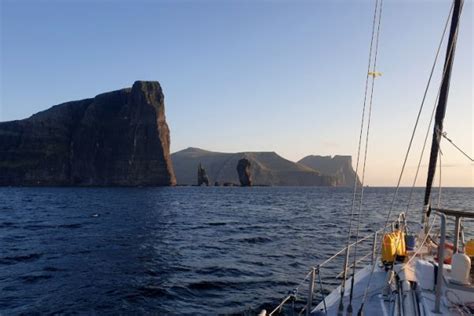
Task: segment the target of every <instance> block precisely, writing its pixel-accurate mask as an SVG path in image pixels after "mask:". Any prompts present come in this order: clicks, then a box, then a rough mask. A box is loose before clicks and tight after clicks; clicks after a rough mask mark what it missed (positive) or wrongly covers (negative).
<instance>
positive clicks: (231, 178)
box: [171, 147, 338, 186]
mask: <svg viewBox="0 0 474 316" xmlns="http://www.w3.org/2000/svg"><path fill="white" fill-rule="evenodd" d="M171 159H172V160H173V167H174V170H175V174H176V179H177V183H178V185H196V184H197V182H196V176H195V174H196V168H197V166H199V164H201V165H202V167H203V168H205V169H206V172H207V175H208V177H209V180H210V183H216V182H217V183H218V184H224V185H225V184H238V183H241V179H240V177H239V175H242V176H243V178H242V180H244V182H245V183H246V182H247V181H246V179H245V178H246V175H247V174H248V175H249V176H250V175H251V185H255V186H336V185H337V183H338V180H337V179H336V178H335V176H332V175H324V174H322V173H320V172H319V171H317V170H314V169H312V168H310V167H307V166H304V165H302V164H299V163H296V162H293V161H289V160H287V159H285V158H283V157H281V156H279V155H278V154H277V153H275V152H240V153H220V152H213V151H208V150H203V149H199V148H192V147H190V148H187V149H184V150H181V151H178V152H176V153H173V154H172V155H171ZM242 159H245V160H247V161H248V163H249V164H248V165H247V163H245V164H242V166H241V168H242V169H241V170H242V172H237V170H236V168H237V166H238V165H239V161H240V160H242ZM247 172H248V173H247ZM244 173H245V174H244Z"/></svg>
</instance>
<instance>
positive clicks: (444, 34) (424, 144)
mask: <svg viewBox="0 0 474 316" xmlns="http://www.w3.org/2000/svg"><path fill="white" fill-rule="evenodd" d="M453 8H454V3H452V4H451V9H450V10H449V13H448V16H447V18H446V23H445V24H444V29H443V33H442V35H441V40H440V41H439V45H438V49H437V51H436V55H435V59H434V61H433V66H432V67H431V72H430V76H429V78H428V82H427V84H426V88H425V92H424V94H423V99H422V101H421V105H420V110H419V111H418V116H417V118H416V122H415V127H414V129H413V133H412V136H411V140H410V145H409V147H410V146H411V143H412V140H413V137H414V135H415V131H416V128H417V125H418V121H419V118H420V115H421V112H422V109H423V106H424V103H425V100H426V96H427V94H428V89H429V87H430V84H431V79H432V78H433V73H434V70H435V68H436V64H437V62H438V57H439V53H440V51H441V48H442V46H443V42H444V39H445V37H446V31H447V29H448V25H449V18H450V17H451V14H452V13H453ZM450 53H451V52H450ZM443 76H444V73H443ZM438 99H439V90H438V95H437V96H436V100H435V104H434V107H433V112H432V113H431V119H430V122H429V124H428V129H427V132H426V135H425V140H424V142H423V148H422V150H421V154H420V159H419V160H418V166H417V168H416V173H415V177H414V179H413V185H412V186H411V189H410V194H409V196H408V204H407V209H406V212H405V213H406V214H408V211H409V208H410V204H411V200H412V197H413V191H414V188H415V185H416V180H417V178H418V173H419V171H420V166H421V162H422V160H423V155H424V152H425V148H426V144H427V142H428V137H429V134H430V130H431V124H432V123H433V119H434V115H435V112H436V104H437V103H438ZM407 154H408V152H407Z"/></svg>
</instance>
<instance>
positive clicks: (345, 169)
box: [298, 155, 360, 187]
mask: <svg viewBox="0 0 474 316" xmlns="http://www.w3.org/2000/svg"><path fill="white" fill-rule="evenodd" d="M298 163H300V164H302V165H304V166H307V167H310V168H313V169H315V170H318V171H319V172H321V173H322V174H326V175H331V176H333V177H335V178H336V185H337V186H349V187H352V186H353V185H354V181H355V178H356V177H357V175H356V173H355V171H354V169H352V157H351V156H334V157H331V156H312V155H311V156H306V157H304V158H303V159H301V160H300V161H298ZM357 184H358V185H360V181H359V178H358V177H357Z"/></svg>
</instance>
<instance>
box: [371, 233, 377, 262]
mask: <svg viewBox="0 0 474 316" xmlns="http://www.w3.org/2000/svg"><path fill="white" fill-rule="evenodd" d="M376 248H377V232H375V233H374V240H373V241H372V265H374V264H375V249H376Z"/></svg>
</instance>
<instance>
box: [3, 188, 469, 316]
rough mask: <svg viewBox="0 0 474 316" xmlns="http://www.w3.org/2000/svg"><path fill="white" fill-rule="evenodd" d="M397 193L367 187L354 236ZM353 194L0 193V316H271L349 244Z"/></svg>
mask: <svg viewBox="0 0 474 316" xmlns="http://www.w3.org/2000/svg"><path fill="white" fill-rule="evenodd" d="M393 192H394V190H393V189H392V188H367V189H366V190H365V198H364V203H363V205H362V212H361V218H362V219H363V221H362V222H361V235H365V234H367V233H369V232H373V231H374V229H377V228H378V227H379V226H381V225H382V223H383V222H384V221H385V218H386V214H387V210H388V207H389V205H390V201H391V200H392V197H393ZM408 192H409V189H404V188H402V189H401V191H400V198H398V199H397V200H396V203H395V207H394V210H393V213H394V214H396V213H398V212H399V211H405V210H406V199H407V196H408ZM422 196H423V189H416V190H415V194H414V197H413V208H412V210H410V213H409V218H410V219H412V220H414V221H418V220H419V218H420V209H421V204H422V203H421V202H422ZM434 198H436V195H435V196H434ZM351 199H352V193H351V190H350V189H345V188H309V187H305V188H301V187H299V188H286V187H253V188H238V187H175V188H0V201H1V204H0V291H1V293H2V294H1V296H0V314H2V315H10V314H22V313H40V314H43V313H44V314H46V313H65V314H70V313H81V314H82V313H85V314H117V313H122V314H128V313H134V314H158V315H167V314H180V315H182V314H193V315H213V314H240V313H243V312H245V311H249V310H253V311H258V310H259V309H261V308H263V307H265V308H267V310H268V309H269V308H271V307H272V306H275V305H276V304H278V302H279V301H280V300H281V298H283V297H284V296H285V295H286V294H287V293H288V291H289V290H291V289H293V288H295V287H296V286H297V285H298V284H299V282H300V281H301V279H302V278H303V277H304V276H305V274H306V273H307V272H308V271H309V268H310V267H311V266H312V265H315V264H317V263H319V262H321V261H323V260H324V259H325V258H327V257H329V256H330V255H331V254H332V253H334V252H336V251H337V250H339V249H340V248H342V247H343V246H344V245H343V244H344V241H345V240H346V238H347V237H346V234H347V228H348V219H349V213H350V204H351ZM442 205H443V206H450V207H452V208H470V209H473V208H474V189H472V188H471V189H454V188H446V189H443V192H442ZM471 224H472V223H466V227H467V230H470V232H471V233H472V231H473V230H472V228H473V225H471ZM468 234H469V233H468ZM471 236H472V234H471ZM341 269H342V267H341V263H340V260H339V262H335V263H334V266H330V267H328V268H327V271H326V270H323V271H322V277H325V273H326V272H327V275H329V274H330V273H333V272H337V271H340V270H341ZM324 284H325V288H324V290H323V293H327V291H329V290H330V289H331V286H335V285H337V282H336V283H331V282H330V281H327V282H325V283H324Z"/></svg>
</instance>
